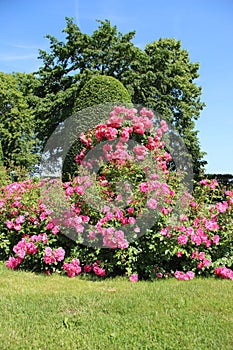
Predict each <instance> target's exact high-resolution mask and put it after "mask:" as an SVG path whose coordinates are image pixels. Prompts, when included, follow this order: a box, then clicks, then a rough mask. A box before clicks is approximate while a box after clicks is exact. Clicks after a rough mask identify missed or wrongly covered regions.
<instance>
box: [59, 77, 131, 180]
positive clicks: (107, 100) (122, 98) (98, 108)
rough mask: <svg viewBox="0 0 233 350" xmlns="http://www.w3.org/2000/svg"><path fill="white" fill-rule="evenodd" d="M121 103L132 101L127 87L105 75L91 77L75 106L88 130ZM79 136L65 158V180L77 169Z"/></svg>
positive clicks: (80, 145) (84, 127)
mask: <svg viewBox="0 0 233 350" xmlns="http://www.w3.org/2000/svg"><path fill="white" fill-rule="evenodd" d="M121 103H123V104H125V105H129V104H131V103H132V102H131V98H130V95H129V93H128V91H127V89H126V88H125V87H124V85H123V84H122V83H121V82H120V81H119V80H117V79H115V78H113V77H109V76H105V75H99V76H94V77H93V78H91V79H90V80H89V81H88V82H87V83H86V84H85V85H84V87H83V89H82V90H81V92H80V94H79V96H78V98H77V100H76V103H75V107H74V111H75V112H77V119H78V121H80V119H81V120H82V126H83V130H82V131H83V132H86V131H87V130H88V129H89V128H90V127H91V126H94V125H95V123H94V124H93V122H94V121H95V120H96V119H97V120H98V121H99V120H100V119H101V118H102V119H104V120H106V117H107V116H108V115H109V113H110V112H111V110H112V109H113V106H114V105H116V104H118V105H120V104H121ZM97 124H98V123H97ZM78 136H79V135H77V141H75V143H74V144H73V146H72V147H71V148H70V150H69V152H68V154H67V156H66V158H65V161H64V164H63V181H68V180H69V179H70V178H72V177H73V176H74V174H75V172H76V170H77V165H76V162H75V156H76V155H77V154H79V153H80V151H81V150H82V148H83V145H82V143H81V141H80V140H79V139H78Z"/></svg>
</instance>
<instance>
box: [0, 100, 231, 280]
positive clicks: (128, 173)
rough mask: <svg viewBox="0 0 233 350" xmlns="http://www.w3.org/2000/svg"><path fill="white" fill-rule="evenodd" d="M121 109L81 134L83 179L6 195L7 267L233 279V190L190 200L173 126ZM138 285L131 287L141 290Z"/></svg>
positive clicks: (210, 191) (204, 185)
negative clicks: (174, 153)
mask: <svg viewBox="0 0 233 350" xmlns="http://www.w3.org/2000/svg"><path fill="white" fill-rule="evenodd" d="M153 124H154V114H153V113H152V112H151V111H148V110H146V109H145V108H143V109H141V110H140V111H139V112H138V111H137V110H136V109H127V108H124V107H121V106H117V107H115V108H114V110H113V111H112V112H111V113H110V115H109V118H108V120H107V121H106V122H105V123H103V124H100V125H97V126H96V127H95V128H94V129H92V130H88V131H87V132H86V133H82V134H81V135H80V140H81V142H82V143H83V149H82V151H81V152H80V154H78V155H77V156H76V162H77V164H78V169H79V175H78V176H76V177H75V178H74V179H73V180H72V181H69V182H66V183H64V184H62V186H63V191H62V197H61V195H60V196H58V197H56V196H57V193H58V192H59V191H57V189H58V187H59V186H60V183H59V181H56V180H46V179H43V180H40V181H38V182H33V181H32V180H27V181H24V182H21V183H13V184H10V185H7V186H4V187H2V188H1V191H0V213H1V219H0V248H1V253H0V254H1V256H0V258H1V259H5V260H7V262H6V266H7V267H9V268H11V269H16V268H23V269H28V270H31V271H38V272H42V271H43V272H46V273H47V274H50V273H52V272H55V271H57V272H61V271H62V272H64V273H66V274H67V275H68V276H70V277H74V276H76V275H79V274H80V273H81V272H83V273H94V274H95V275H96V276H109V275H112V276H116V275H125V274H127V275H128V276H137V278H138V277H139V278H146V279H148V278H149V279H154V278H167V277H170V276H175V277H176V278H177V279H181V280H188V279H192V278H193V277H194V275H204V276H206V275H211V274H215V275H216V276H220V277H223V278H230V279H232V278H233V277H232V273H231V271H232V270H231V268H232V264H233V258H232V256H233V245H232V235H233V220H232V207H233V191H227V192H226V194H225V198H223V193H222V189H221V187H220V186H219V185H218V183H217V182H216V181H215V180H212V181H211V180H205V179H203V180H202V181H200V182H199V183H197V184H196V185H195V189H194V191H193V193H192V195H191V194H189V193H188V192H187V191H186V188H185V186H184V185H183V175H182V174H179V173H178V172H177V171H174V170H173V169H172V168H170V167H169V162H170V161H171V155H170V154H169V153H168V152H167V150H166V145H165V142H164V135H165V134H166V132H167V131H168V126H167V124H166V122H165V121H163V120H162V121H160V124H159V125H157V128H154V127H153ZM137 278H136V277H135V278H133V277H131V280H134V281H136V279H137Z"/></svg>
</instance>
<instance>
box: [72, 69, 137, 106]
mask: <svg viewBox="0 0 233 350" xmlns="http://www.w3.org/2000/svg"><path fill="white" fill-rule="evenodd" d="M109 102H111V103H115V104H119V103H121V102H122V103H131V99H130V95H129V93H128V91H127V90H126V88H125V87H124V85H123V84H122V83H121V82H120V81H118V80H117V79H116V78H113V77H110V76H105V75H102V76H101V75H98V76H94V77H93V78H91V79H90V80H89V81H88V82H87V83H86V84H85V85H84V87H83V88H82V90H81V91H80V93H79V95H78V98H77V101H76V102H75V110H82V109H84V108H87V107H91V106H95V105H99V104H103V103H109Z"/></svg>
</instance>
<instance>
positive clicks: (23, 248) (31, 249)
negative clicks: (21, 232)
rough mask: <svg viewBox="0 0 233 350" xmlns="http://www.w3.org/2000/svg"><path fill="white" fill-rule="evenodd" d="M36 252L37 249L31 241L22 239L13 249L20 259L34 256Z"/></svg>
mask: <svg viewBox="0 0 233 350" xmlns="http://www.w3.org/2000/svg"><path fill="white" fill-rule="evenodd" d="M37 251H38V249H37V247H36V246H35V244H34V243H33V242H32V241H29V242H28V241H27V239H26V238H22V239H21V241H19V242H18V243H17V244H16V245H15V246H14V248H13V252H14V253H15V254H16V255H17V256H18V257H19V258H21V259H23V258H24V257H25V256H26V255H27V254H36V253H37Z"/></svg>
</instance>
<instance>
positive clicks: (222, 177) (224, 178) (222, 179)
mask: <svg viewBox="0 0 233 350" xmlns="http://www.w3.org/2000/svg"><path fill="white" fill-rule="evenodd" d="M205 177H206V178H207V179H210V180H212V179H215V180H217V181H218V183H219V184H221V185H222V186H224V187H225V188H226V189H228V190H230V189H231V188H233V175H232V174H205Z"/></svg>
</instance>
